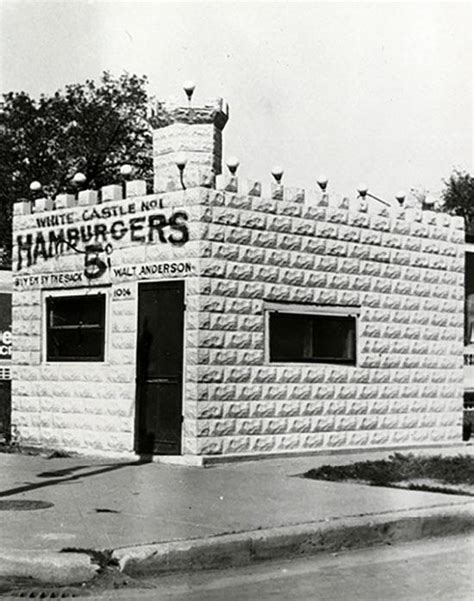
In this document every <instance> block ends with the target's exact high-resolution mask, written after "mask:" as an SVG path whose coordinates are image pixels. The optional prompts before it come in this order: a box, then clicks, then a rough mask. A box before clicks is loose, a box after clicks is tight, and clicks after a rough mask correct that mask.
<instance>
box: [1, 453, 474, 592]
mask: <svg viewBox="0 0 474 601" xmlns="http://www.w3.org/2000/svg"><path fill="white" fill-rule="evenodd" d="M407 451H408V450H407ZM415 452H424V453H430V454H436V453H440V452H442V453H443V454H455V453H459V452H462V453H470V454H472V453H473V452H474V447H473V446H471V445H462V446H461V445H460V446H459V447H455V448H449V449H444V450H441V449H426V450H424V451H415ZM389 454H390V453H389V452H377V453H373V452H366V453H358V454H347V455H344V454H337V455H318V456H314V457H306V458H294V459H293V458H285V459H266V460H262V461H257V462H245V463H231V464H220V465H217V466H215V467H212V468H210V469H203V468H197V467H184V466H170V465H162V464H156V463H147V464H139V463H127V462H118V461H108V460H103V459H101V460H98V459H90V458H85V457H75V458H65V459H47V458H45V457H41V456H24V455H18V454H12V455H9V454H0V482H1V490H0V508H2V509H3V511H1V512H0V535H1V538H0V576H2V575H3V576H6V575H10V576H11V575H18V574H20V575H22V576H25V575H29V574H30V573H32V574H33V575H35V576H37V577H38V578H39V579H45V578H46V577H44V576H43V574H44V573H46V574H47V569H46V568H45V570H46V572H45V571H44V570H43V571H42V570H41V569H40V568H38V566H40V564H41V561H42V559H41V558H43V559H44V565H45V566H47V565H52V563H54V562H59V563H58V565H59V564H61V562H63V563H64V562H66V559H67V561H68V562H69V564H71V565H72V564H74V561H75V559H74V557H75V558H76V559H77V562H76V564H75V565H76V572H74V574H75V575H74V578H75V579H76V580H77V578H78V576H77V574H78V572H77V569H78V565H79V563H81V562H82V563H81V565H83V564H84V561H86V560H87V557H86V556H85V555H84V554H78V553H77V554H69V553H68V554H64V553H63V554H61V555H60V556H59V555H58V553H57V552H58V551H61V550H62V549H65V548H66V549H87V550H91V549H94V550H99V551H104V550H109V551H115V558H116V559H117V560H119V561H120V565H121V567H122V568H124V569H128V568H130V569H131V568H132V567H133V569H135V570H136V571H137V570H138V571H140V562H141V563H142V564H143V566H145V567H146V568H147V569H150V570H152V569H154V568H153V566H154V564H153V561H151V562H150V557H154V558H155V559H154V561H155V564H156V565H155V567H156V568H157V569H173V566H170V565H169V563H170V557H174V558H175V559H176V561H177V562H178V563H180V562H184V563H185V562H186V561H187V559H186V557H188V559H189V557H190V553H192V551H190V550H189V549H191V548H192V547H194V549H195V550H197V551H196V553H199V555H200V556H201V557H202V556H203V555H205V549H209V545H210V544H211V546H212V545H213V544H214V543H215V544H216V545H217V546H216V549H217V548H219V549H220V551H219V553H220V554H221V556H222V553H224V555H225V554H226V553H227V554H229V553H230V554H231V555H232V553H234V551H232V549H237V555H238V553H239V551H238V550H239V549H240V552H241V553H243V554H244V555H245V557H244V555H242V556H241V557H240V559H239V558H238V557H237V558H236V559H235V561H236V562H237V563H238V562H245V561H247V559H248V558H247V559H246V557H247V555H249V554H250V555H252V554H255V544H256V543H255V541H256V540H257V539H258V540H263V539H265V540H266V541H267V547H268V545H270V543H269V538H272V537H273V538H274V540H273V542H272V543H271V544H272V545H273V547H274V548H276V547H278V545H280V546H281V545H282V544H283V547H284V545H285V544H286V543H284V541H287V542H288V541H289V540H290V539H291V536H290V539H288V536H289V535H290V534H291V533H292V532H293V533H294V534H295V536H296V535H298V536H299V537H300V538H301V537H303V539H304V537H305V533H306V534H308V533H312V536H313V538H314V536H316V535H317V536H319V539H320V538H321V533H322V532H323V531H324V532H325V533H326V534H325V536H326V538H327V533H328V525H330V527H331V529H332V530H338V532H339V538H341V533H342V532H343V531H344V528H346V531H349V530H350V528H353V527H357V528H359V530H360V528H361V527H363V526H364V528H365V529H366V530H367V528H369V527H370V525H372V527H375V525H376V526H377V528H382V526H383V524H389V523H390V524H394V523H396V522H397V520H398V521H399V522H400V523H401V522H403V520H405V521H406V520H408V522H406V523H405V522H403V523H404V524H405V525H404V526H403V527H404V528H405V529H406V528H407V527H409V526H407V524H409V523H412V522H410V520H412V521H413V519H417V518H420V517H423V518H424V519H426V518H430V519H431V517H433V519H435V522H436V523H440V521H443V520H444V523H445V524H446V523H447V521H446V516H454V515H457V516H458V517H459V516H462V520H464V522H463V523H464V526H462V527H468V526H469V524H470V523H471V521H472V522H473V524H474V503H473V499H472V497H468V496H454V495H447V494H440V493H425V492H414V491H405V490H396V489H390V488H376V487H369V486H363V485H357V484H346V483H332V482H322V481H315V480H306V479H303V478H301V477H299V476H300V475H301V474H302V473H303V472H305V471H306V470H308V469H310V468H312V467H317V466H320V465H323V464H328V463H330V464H343V463H348V462H353V461H361V460H364V459H368V458H370V459H375V458H381V457H386V456H388V455H389ZM9 501H31V502H33V501H41V502H42V503H43V505H44V506H45V508H43V509H35V510H30V511H28V510H18V509H21V506H22V503H20V504H17V507H14V504H10V503H8V502H9ZM31 505H34V504H33V503H31ZM430 516H431V517H430ZM420 523H421V522H420ZM459 527H461V526H459ZM348 529H349V530H348ZM382 530H383V528H382ZM354 532H355V531H354ZM361 532H362V531H361ZM426 532H428V531H426ZM426 532H425V534H426ZM430 532H431V531H430ZM249 533H253V534H252V535H251V536H250V535H249ZM318 533H319V534H318ZM431 533H432V532H431ZM435 533H436V532H435ZM441 533H442V532H441ZM379 534H380V532H379ZM428 534H429V532H428ZM223 535H225V536H223ZM422 535H424V534H423V533H421V532H420V533H419V536H422ZM363 536H365V537H366V538H367V536H368V535H367V533H366V534H363ZM416 536H418V535H416ZM262 537H263V538H262ZM282 537H283V539H282ZM342 538H344V537H342ZM346 538H347V537H346ZM369 538H370V537H369ZM319 539H318V540H319ZM277 540H279V541H280V542H279V543H276V542H275V541H277ZM190 541H191V542H190ZM209 541H211V543H210V542H209ZM244 541H245V544H244ZM249 541H250V542H249ZM252 541H253V542H252ZM282 541H283V542H282ZM293 542H294V541H293ZM369 542H370V541H369ZM218 543H219V544H220V545H221V547H219V545H218ZM361 543H363V541H361ZM222 544H224V547H225V551H223V550H222V549H223V547H222ZM311 544H313V546H314V545H315V544H316V543H315V542H314V540H313V542H312V543H311ZM340 544H341V545H342V544H347V540H346V542H345V543H343V542H341V543H340ZM229 545H230V547H229ZM249 545H250V546H249ZM270 546H271V545H270ZM244 547H245V550H243V549H244ZM183 550H184V551H183ZM265 552H266V551H265ZM265 552H264V555H265ZM170 553H171V555H170ZM186 554H188V555H186ZM211 555H212V553H211ZM214 555H215V553H214ZM25 558H26V559H25ZM229 561H230V562H232V558H230V559H229ZM78 562H79V563H78ZM160 562H161V563H160ZM201 563H202V562H201ZM69 564H68V565H69ZM32 565H34V566H36V567H35V568H34V569H33V568H31V566H32ZM90 565H91V567H90V570H89V572H87V574H86V575H85V576H81V579H84V580H87V579H88V578H89V575H88V574H89V573H90V577H92V576H93V575H94V574H95V571H96V570H97V563H95V562H94V561H92V562H90ZM203 565H204V567H208V565H207V564H206V562H205V561H204V563H203ZM1 566H3V568H2V567H1ZM5 566H6V567H5ZM28 566H30V567H28ZM160 566H161V568H160ZM201 567H202V566H201ZM61 569H62V568H61V567H59V568H58V571H57V572H54V574H56V573H61ZM65 569H66V568H65ZM71 569H72V568H67V570H71ZM2 570H3V572H2ZM31 570H33V572H31ZM35 570H36V571H35ZM67 570H66V571H67ZM50 573H52V572H50ZM65 573H66V572H64V574H65ZM68 573H69V572H68ZM81 573H82V572H81ZM47 578H52V576H47ZM54 578H56V579H57V580H58V578H57V576H56V575H55V576H54ZM71 579H72V580H73V578H72V577H71V578H69V581H71ZM59 580H61V578H59ZM59 580H58V581H59ZM64 581H68V578H67V577H65V578H64Z"/></svg>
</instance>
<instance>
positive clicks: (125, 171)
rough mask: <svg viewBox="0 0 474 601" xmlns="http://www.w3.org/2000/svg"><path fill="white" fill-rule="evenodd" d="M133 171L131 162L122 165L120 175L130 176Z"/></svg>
mask: <svg viewBox="0 0 474 601" xmlns="http://www.w3.org/2000/svg"><path fill="white" fill-rule="evenodd" d="M132 173H133V166H132V165H129V164H125V165H122V166H121V167H120V175H121V176H122V177H130V176H131V175H132Z"/></svg>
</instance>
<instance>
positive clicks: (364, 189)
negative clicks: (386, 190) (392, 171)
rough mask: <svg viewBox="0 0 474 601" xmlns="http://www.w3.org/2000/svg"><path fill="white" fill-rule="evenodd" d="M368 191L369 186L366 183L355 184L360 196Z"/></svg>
mask: <svg viewBox="0 0 474 601" xmlns="http://www.w3.org/2000/svg"><path fill="white" fill-rule="evenodd" d="M368 191H369V186H368V185H367V184H359V185H358V186H357V192H359V194H360V195H361V196H365V195H366V194H367V192H368Z"/></svg>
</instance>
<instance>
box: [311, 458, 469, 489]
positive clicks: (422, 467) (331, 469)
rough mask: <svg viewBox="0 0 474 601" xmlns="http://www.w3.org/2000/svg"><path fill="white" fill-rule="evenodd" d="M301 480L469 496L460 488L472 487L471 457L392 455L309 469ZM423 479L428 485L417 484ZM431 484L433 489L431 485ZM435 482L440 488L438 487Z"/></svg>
mask: <svg viewBox="0 0 474 601" xmlns="http://www.w3.org/2000/svg"><path fill="white" fill-rule="evenodd" d="M304 477H305V478H312V479H315V480H330V481H333V482H336V481H343V480H357V481H358V482H366V483H368V484H372V485H374V486H397V484H398V485H401V484H402V483H403V487H404V488H411V489H412V490H432V491H433V490H436V491H437V492H450V493H451V494H469V493H468V492H467V491H466V492H463V489H464V490H466V488H465V487H470V486H474V457H472V456H470V455H461V454H459V455H453V456H450V457H446V456H442V455H414V454H413V453H408V454H403V453H394V454H393V455H390V456H389V457H388V459H378V460H375V461H358V462H356V463H351V464H347V465H323V466H322V467H319V468H316V469H312V470H309V471H308V472H306V473H305V474H304ZM423 479H424V480H429V481H430V484H426V485H425V484H423V483H420V484H418V482H419V481H420V480H423ZM417 481H418V482H417ZM433 482H434V483H435V484H436V486H433V485H432V483H433ZM410 483H412V484H410ZM438 483H439V484H440V485H442V486H437V485H438ZM445 485H451V486H445Z"/></svg>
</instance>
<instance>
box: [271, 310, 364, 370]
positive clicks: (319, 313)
mask: <svg viewBox="0 0 474 601" xmlns="http://www.w3.org/2000/svg"><path fill="white" fill-rule="evenodd" d="M263 310H264V319H265V322H264V328H265V332H264V337H265V363H266V364H267V365H294V366H297V365H299V366H303V365H306V366H308V365H339V366H341V367H342V366H344V367H357V366H358V363H359V318H360V312H361V307H360V306H342V305H308V304H296V303H283V302H282V303H278V302H269V301H264V303H263ZM271 313H286V314H293V315H302V316H315V317H324V316H328V317H352V318H353V319H354V321H355V327H354V338H355V340H354V360H353V361H350V362H349V361H337V360H334V361H328V360H327V359H306V358H302V359H301V360H299V361H272V360H271V356H270V314H271Z"/></svg>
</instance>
